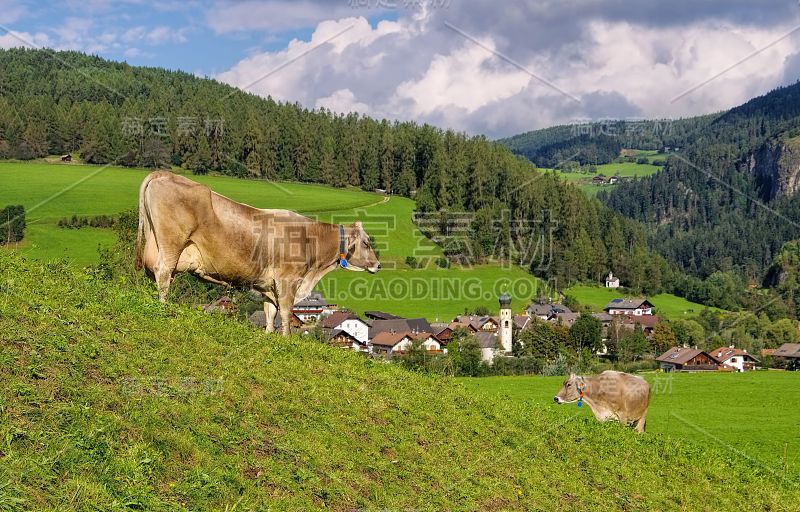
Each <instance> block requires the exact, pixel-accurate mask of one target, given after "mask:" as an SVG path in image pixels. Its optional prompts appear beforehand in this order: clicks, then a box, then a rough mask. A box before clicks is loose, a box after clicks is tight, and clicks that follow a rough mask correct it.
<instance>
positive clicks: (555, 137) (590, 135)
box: [498, 114, 720, 167]
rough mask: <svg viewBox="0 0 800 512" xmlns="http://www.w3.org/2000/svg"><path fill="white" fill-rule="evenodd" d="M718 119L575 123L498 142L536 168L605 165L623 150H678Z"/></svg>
mask: <svg viewBox="0 0 800 512" xmlns="http://www.w3.org/2000/svg"><path fill="white" fill-rule="evenodd" d="M719 115H720V114H712V115H706V116H698V117H691V118H687V119H676V120H672V119H643V120H608V121H599V122H587V123H576V124H569V125H560V126H553V127H551V128H544V129H542V130H534V131H531V132H526V133H521V134H519V135H514V136H512V137H508V138H505V139H500V140H499V141H498V142H500V143H501V144H503V145H505V146H506V147H508V148H509V149H510V150H511V151H512V152H513V153H515V154H518V155H522V156H524V157H525V158H527V159H528V160H530V161H532V162H533V163H535V164H536V165H537V166H539V167H555V166H556V164H557V162H566V161H574V162H578V163H580V164H605V163H609V162H611V161H612V160H613V159H614V158H616V157H617V156H619V151H620V149H622V148H636V149H662V148H663V147H664V146H669V147H672V148H674V147H681V146H683V145H685V144H686V143H687V142H688V140H689V137H690V134H692V133H694V132H695V131H696V130H697V129H699V128H701V127H704V126H707V125H708V124H710V123H711V122H713V120H714V119H716V118H717V117H718V116H719Z"/></svg>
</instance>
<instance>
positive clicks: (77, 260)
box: [0, 162, 702, 321]
mask: <svg viewBox="0 0 800 512" xmlns="http://www.w3.org/2000/svg"><path fill="white" fill-rule="evenodd" d="M148 172H149V171H146V170H143V169H127V168H121V167H98V166H89V165H79V164H69V165H64V164H60V163H58V164H55V163H54V164H48V163H42V162H35V163H25V162H0V183H2V187H0V205H6V204H12V203H14V204H17V203H21V204H23V205H25V207H26V209H27V211H28V214H27V221H28V227H27V230H26V235H25V239H24V240H23V241H22V242H21V244H19V247H18V248H17V250H18V251H19V252H20V253H21V254H24V255H26V256H29V257H32V258H35V259H40V260H53V259H59V258H65V259H67V260H69V261H70V262H71V263H72V264H74V265H77V266H84V265H91V264H94V263H97V262H98V259H99V255H98V248H99V247H108V246H110V245H112V244H113V243H114V242H115V240H116V237H115V235H114V233H113V231H112V230H109V229H99V228H81V229H64V228H60V227H58V226H57V224H56V223H57V222H58V220H59V219H61V218H63V217H71V216H72V215H78V216H93V215H114V214H117V213H119V212H122V211H125V210H128V209H133V208H136V207H137V201H138V194H139V185H140V184H141V181H142V179H143V178H144V176H146V175H147V173H148ZM187 177H188V178H190V179H192V180H194V181H197V182H200V183H203V184H206V185H208V186H209V187H211V188H212V190H214V191H216V192H218V193H220V194H222V195H225V196H227V197H230V198H231V199H234V200H236V201H241V202H244V203H247V204H250V205H252V206H255V207H258V208H286V209H290V210H295V211H299V212H301V213H303V214H305V215H308V216H310V217H312V218H316V219H319V220H321V221H325V222H334V223H350V222H352V221H354V220H355V219H357V218H358V219H361V220H362V221H363V222H364V225H365V228H366V229H367V231H368V232H369V233H370V234H371V235H373V237H374V239H375V244H376V249H377V250H378V251H379V253H380V259H381V262H382V264H383V266H384V269H383V270H381V272H379V273H378V274H375V275H371V274H367V273H363V272H346V271H338V270H337V271H335V272H332V273H331V274H328V276H326V277H325V278H324V279H323V280H322V281H321V282H320V285H319V288H320V289H321V290H322V291H323V292H324V293H325V294H326V296H327V297H328V298H329V299H331V300H332V301H335V302H336V303H337V304H339V306H341V307H346V308H350V309H352V310H353V311H356V312H358V313H363V312H364V311H365V310H369V309H381V310H385V311H388V312H391V313H394V314H397V315H401V316H425V317H426V318H429V319H430V320H432V321H448V320H450V319H452V317H454V316H455V315H459V314H463V313H464V309H465V308H469V309H470V310H474V309H475V308H476V307H478V306H485V307H487V308H489V310H490V311H495V310H496V309H497V297H498V296H499V294H500V293H501V292H502V291H503V288H504V287H505V289H507V290H508V291H509V293H511V295H512V297H514V298H515V301H514V303H513V307H514V310H515V311H520V312H521V311H522V310H524V308H525V307H526V306H527V303H528V301H529V300H530V299H532V298H533V297H535V296H536V295H537V292H538V290H539V286H540V285H541V281H540V280H539V279H537V278H536V277H534V276H532V275H531V274H529V273H528V272H526V271H525V270H523V269H521V268H518V267H513V266H510V267H500V266H498V265H495V264H487V265H478V266H474V267H463V268H462V267H458V266H455V265H454V266H453V267H452V268H449V269H441V268H438V267H436V266H435V265H433V259H435V258H437V257H440V256H441V255H442V251H441V248H440V247H439V246H437V245H436V244H434V243H433V242H431V241H430V240H428V239H427V238H425V236H423V235H422V233H421V232H420V231H419V229H417V227H416V226H415V225H414V223H413V221H412V218H411V215H412V213H413V211H414V206H415V205H414V201H413V200H411V199H407V198H403V197H397V196H392V197H388V198H387V197H385V196H383V195H380V194H374V193H370V192H364V191H361V190H357V189H336V188H331V187H326V186H323V185H315V184H301V183H285V182H270V181H260V180H242V179H237V178H230V177H222V176H193V175H189V176H187ZM411 255H413V256H416V257H417V258H418V259H419V260H420V261H423V260H425V259H427V261H428V263H429V264H428V265H427V266H426V267H425V268H421V269H411V268H409V267H408V266H407V265H406V264H405V258H406V256H411ZM592 290H597V291H596V292H595V293H603V292H605V289H603V288H597V289H592ZM576 296H578V295H576ZM669 297H672V296H665V297H664V298H663V299H661V298H659V299H658V300H659V301H660V304H658V306H659V307H660V306H661V305H663V306H664V307H665V308H666V307H668V305H669V307H671V308H672V309H676V308H679V307H682V305H678V306H672V304H673V299H674V300H677V301H680V300H682V299H679V298H677V297H672V299H670V298H669ZM578 300H579V301H580V302H582V303H583V302H585V303H587V304H591V305H596V304H595V303H596V302H597V301H595V302H588V301H584V300H581V298H580V296H578ZM608 300H610V299H608ZM608 300H605V301H602V300H601V301H600V302H602V303H601V304H599V307H600V308H602V306H603V305H605V303H606V302H608ZM687 304H688V305H687V306H686V307H685V308H686V309H691V308H692V307H694V308H695V309H696V311H698V312H699V311H700V309H701V308H702V306H699V305H691V303H688V302H687Z"/></svg>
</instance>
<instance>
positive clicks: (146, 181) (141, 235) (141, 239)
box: [136, 174, 153, 270]
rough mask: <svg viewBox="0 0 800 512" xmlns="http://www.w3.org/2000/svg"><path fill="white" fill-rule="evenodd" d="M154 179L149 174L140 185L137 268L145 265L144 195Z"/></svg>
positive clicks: (145, 216)
mask: <svg viewBox="0 0 800 512" xmlns="http://www.w3.org/2000/svg"><path fill="white" fill-rule="evenodd" d="M152 179H153V174H148V175H147V177H146V178H145V179H144V181H142V186H141V187H139V225H138V226H137V228H136V270H141V269H142V267H143V266H144V265H143V252H144V243H145V240H144V238H145V233H144V230H145V225H146V223H147V204H146V202H145V199H144V196H145V192H146V191H147V186H148V185H149V184H150V181H151V180H152Z"/></svg>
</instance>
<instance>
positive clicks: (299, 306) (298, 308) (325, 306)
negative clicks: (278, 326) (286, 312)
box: [292, 292, 338, 323]
mask: <svg viewBox="0 0 800 512" xmlns="http://www.w3.org/2000/svg"><path fill="white" fill-rule="evenodd" d="M337 309H338V308H337V307H336V304H330V303H329V302H328V301H327V300H325V297H323V296H322V294H321V293H319V292H312V293H311V294H310V295H309V296H308V297H304V298H302V299H300V301H299V302H297V303H296V304H295V305H294V306H293V307H292V313H294V314H295V315H297V317H298V318H299V319H300V320H302V321H303V323H308V322H316V321H317V320H319V319H320V317H323V316H326V315H330V314H331V313H333V312H335V311H336V310H337Z"/></svg>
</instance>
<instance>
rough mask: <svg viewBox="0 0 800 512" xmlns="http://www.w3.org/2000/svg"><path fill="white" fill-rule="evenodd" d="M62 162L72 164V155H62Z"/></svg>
mask: <svg viewBox="0 0 800 512" xmlns="http://www.w3.org/2000/svg"><path fill="white" fill-rule="evenodd" d="M61 161H62V162H66V163H70V162H72V155H70V154H66V155H61Z"/></svg>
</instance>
